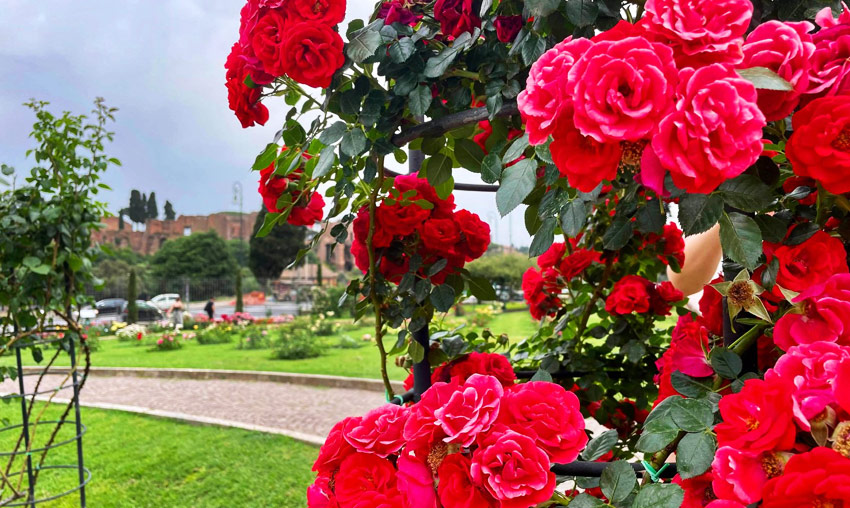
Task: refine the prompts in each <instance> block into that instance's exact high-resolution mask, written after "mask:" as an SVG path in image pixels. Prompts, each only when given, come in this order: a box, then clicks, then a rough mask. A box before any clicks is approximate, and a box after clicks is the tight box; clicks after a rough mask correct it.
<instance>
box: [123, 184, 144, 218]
mask: <svg viewBox="0 0 850 508" xmlns="http://www.w3.org/2000/svg"><path fill="white" fill-rule="evenodd" d="M127 216H128V217H129V218H130V220H131V221H133V222H136V223H140V222H144V221H145V202H144V201H142V193H140V192H139V191H138V190H136V189H133V190H131V191H130V206H129V207H127Z"/></svg>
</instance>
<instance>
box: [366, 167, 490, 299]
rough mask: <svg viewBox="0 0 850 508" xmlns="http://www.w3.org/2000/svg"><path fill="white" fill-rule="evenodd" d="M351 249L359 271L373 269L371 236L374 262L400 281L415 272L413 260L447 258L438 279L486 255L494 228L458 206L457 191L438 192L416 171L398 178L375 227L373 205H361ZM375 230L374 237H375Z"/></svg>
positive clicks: (434, 278) (435, 276)
mask: <svg viewBox="0 0 850 508" xmlns="http://www.w3.org/2000/svg"><path fill="white" fill-rule="evenodd" d="M353 229H354V242H353V244H352V246H351V252H352V254H353V255H354V262H355V264H356V265H357V267H358V268H360V270H362V271H363V272H364V273H366V272H367V271H368V270H369V248H368V246H367V245H368V243H367V242H369V241H371V244H372V246H373V248H374V249H375V251H376V256H377V257H376V259H375V265H376V266H377V267H378V269H379V271H380V272H381V274H382V275H383V276H384V277H385V278H386V279H387V280H389V281H392V282H395V283H398V282H399V281H400V280H401V277H402V276H403V275H404V274H406V273H408V272H409V271H410V264H411V260H413V259H414V258H416V259H417V261H418V262H419V266H420V267H422V268H423V270H420V271H421V272H422V273H421V274H422V276H425V275H424V273H425V272H424V268H425V267H430V266H433V265H434V264H435V263H438V262H440V261H441V260H445V261H446V264H445V267H444V268H443V269H442V270H439V271H438V272H437V273H435V274H432V275H431V276H430V279H431V282H433V283H434V284H442V283H443V282H445V280H446V277H448V276H449V275H451V274H453V273H457V272H459V271H460V269H461V268H463V266H464V264H465V263H466V262H468V261H472V260H473V259H477V258H479V257H481V256H482V255H483V254H484V253H485V252H486V251H487V247H488V246H489V245H490V227H489V226H488V225H487V223H486V222H484V221H482V220H481V219H480V218H479V217H478V215H476V214H474V213H471V212H469V211H467V210H455V203H454V196H452V195H449V196H448V197H447V198H446V199H441V198H440V197H438V196H437V192H436V191H435V190H434V187H432V186H431V185H430V184H429V183H428V181H427V180H426V179H424V178H419V176H418V175H417V174H411V175H400V176H397V177H395V181H394V183H393V188H392V190H391V195H390V197H388V198H386V199H384V200H383V201H381V202H380V203H378V205H377V206H376V207H375V223H374V227H371V228H370V220H369V209H368V208H367V207H364V208H361V209H360V211H359V212H358V214H357V217H356V218H355V219H354V222H353ZM370 229H371V237H370Z"/></svg>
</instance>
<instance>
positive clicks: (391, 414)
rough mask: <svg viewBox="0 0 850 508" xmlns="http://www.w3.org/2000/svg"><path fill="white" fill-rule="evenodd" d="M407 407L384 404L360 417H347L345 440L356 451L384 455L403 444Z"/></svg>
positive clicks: (396, 449)
mask: <svg viewBox="0 0 850 508" xmlns="http://www.w3.org/2000/svg"><path fill="white" fill-rule="evenodd" d="M408 414H409V412H408V410H407V408H403V407H401V406H396V405H395V404H385V405H383V406H380V407H378V408H375V409H373V410H371V411H369V412H368V413H366V414H365V415H364V416H363V417H362V418H360V419H356V418H354V419H349V420H348V421H349V425H348V426H346V428H345V433H344V436H345V440H346V441H348V443H349V444H350V445H351V446H353V447H354V448H355V449H356V450H357V451H358V452H365V453H369V452H371V453H374V454H375V455H377V456H379V457H386V456H387V455H390V454H392V453H395V452H397V451H398V450H399V449H400V448H401V447H402V446H403V445H404V436H402V432H403V430H404V423H405V422H406V421H407V417H408Z"/></svg>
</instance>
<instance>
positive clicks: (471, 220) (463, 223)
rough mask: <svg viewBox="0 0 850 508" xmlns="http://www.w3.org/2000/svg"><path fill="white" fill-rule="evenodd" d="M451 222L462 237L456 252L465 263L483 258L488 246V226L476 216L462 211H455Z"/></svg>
mask: <svg viewBox="0 0 850 508" xmlns="http://www.w3.org/2000/svg"><path fill="white" fill-rule="evenodd" d="M452 220H453V221H454V222H455V223H456V224H457V225H458V227H459V228H460V232H461V235H462V240H461V243H460V244H459V245H458V246H457V247H456V250H457V251H458V252H461V253H463V254H464V257H465V259H466V260H467V261H472V260H473V259H478V258H480V257H481V256H483V255H484V253H485V252H487V248H488V247H489V246H490V225H489V224H487V223H486V222H484V221H483V220H481V217H479V216H478V214H474V213H472V212H470V211H468V210H463V209H461V210H458V211H456V212H455V213H454V215H453V216H452Z"/></svg>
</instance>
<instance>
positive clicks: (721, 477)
mask: <svg viewBox="0 0 850 508" xmlns="http://www.w3.org/2000/svg"><path fill="white" fill-rule="evenodd" d="M785 461H786V459H785V458H784V457H783V456H782V455H779V454H777V453H773V452H765V453H761V454H758V453H750V452H748V451H745V450H737V449H735V448H732V447H730V446H723V447H721V448H718V449H717V452H716V453H715V455H714V462H712V463H711V470H712V472H713V473H714V480H713V481H712V482H711V487H712V489H714V493H715V494H716V495H717V497H719V498H720V499H729V500H734V501H738V502H741V503H744V504H751V503H757V502H758V501H760V500H761V489H762V487H764V484H765V483H767V480H768V479H770V478H773V477H774V476H779V475H780V474H782V469H783V467H784V466H785Z"/></svg>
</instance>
